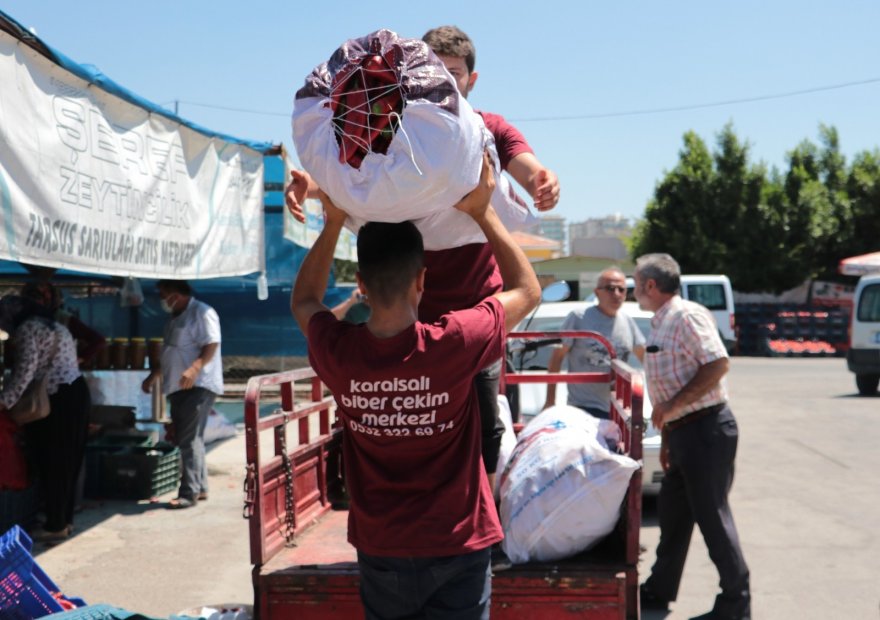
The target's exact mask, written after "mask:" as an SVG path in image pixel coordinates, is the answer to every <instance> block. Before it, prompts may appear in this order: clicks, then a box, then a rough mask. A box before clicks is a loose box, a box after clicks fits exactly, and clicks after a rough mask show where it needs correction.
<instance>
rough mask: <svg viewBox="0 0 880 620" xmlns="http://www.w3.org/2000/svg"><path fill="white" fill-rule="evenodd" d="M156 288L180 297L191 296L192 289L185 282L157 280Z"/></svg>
mask: <svg viewBox="0 0 880 620" xmlns="http://www.w3.org/2000/svg"><path fill="white" fill-rule="evenodd" d="M156 288H157V289H159V290H160V291H165V292H166V293H180V294H181V295H187V296H190V297H191V296H192V287H191V286H190V285H189V282H187V281H186V280H159V281H158V282H156Z"/></svg>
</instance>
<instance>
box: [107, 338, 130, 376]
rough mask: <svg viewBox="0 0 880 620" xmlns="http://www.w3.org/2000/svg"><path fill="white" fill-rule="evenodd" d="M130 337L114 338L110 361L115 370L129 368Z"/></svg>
mask: <svg viewBox="0 0 880 620" xmlns="http://www.w3.org/2000/svg"><path fill="white" fill-rule="evenodd" d="M128 349H129V346H128V338H114V339H113V345H112V346H111V347H110V363H111V364H112V365H113V370H125V369H127V368H128Z"/></svg>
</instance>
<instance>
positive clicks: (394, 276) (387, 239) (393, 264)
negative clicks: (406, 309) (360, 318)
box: [357, 222, 425, 306]
mask: <svg viewBox="0 0 880 620" xmlns="http://www.w3.org/2000/svg"><path fill="white" fill-rule="evenodd" d="M357 253H358V271H359V272H360V276H361V280H363V283H364V286H365V287H366V289H367V293H368V294H369V296H370V303H371V304H374V303H378V304H379V305H381V306H390V305H391V304H392V303H393V302H395V301H397V300H398V299H399V298H400V297H402V296H403V295H405V294H406V291H407V290H408V289H409V287H410V286H411V285H412V283H413V281H414V280H415V279H416V277H417V276H418V275H419V272H420V271H421V269H422V267H423V265H424V256H425V246H424V243H423V242H422V233H420V232H419V229H418V228H416V225H415V224H413V223H412V222H400V223H399V224H390V223H386V222H367V223H366V224H364V225H363V226H361V229H360V231H359V232H358V237H357Z"/></svg>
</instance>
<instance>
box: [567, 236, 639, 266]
mask: <svg viewBox="0 0 880 620" xmlns="http://www.w3.org/2000/svg"><path fill="white" fill-rule="evenodd" d="M571 255H572V256H596V257H602V258H613V259H614V260H624V259H626V258H627V257H628V256H629V251H628V250H627V249H626V246H625V245H624V244H623V241H622V240H621V239H620V237H587V238H581V239H572V240H571Z"/></svg>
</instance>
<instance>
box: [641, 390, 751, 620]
mask: <svg viewBox="0 0 880 620" xmlns="http://www.w3.org/2000/svg"><path fill="white" fill-rule="evenodd" d="M738 438H739V431H738V429H737V425H736V420H735V419H734V417H733V412H732V411H731V410H730V408H729V407H724V408H723V409H722V410H721V411H720V412H718V413H716V414H714V415H707V416H705V417H702V418H700V419H697V420H694V421H693V422H691V423H689V424H685V425H683V426H680V427H678V428H676V429H675V430H672V431H670V432H669V437H668V441H669V460H670V467H669V471H667V472H666V476H665V477H664V478H663V483H662V485H661V487H660V497H659V498H658V515H659V520H660V543H659V544H658V546H657V561H656V562H655V563H654V566H653V567H652V568H651V576H650V577H649V578H648V580H647V582H646V584H645V587H646V588H647V589H648V590H650V591H651V592H652V593H653V594H655V595H656V596H658V597H660V598H663V599H666V600H669V601H674V600H675V599H676V596H677V595H678V588H679V585H680V583H681V576H682V572H683V571H684V563H685V559H686V558H687V552H688V547H689V546H690V541H691V534H692V533H693V529H694V523H696V524H697V525H698V526H699V528H700V531H701V532H702V534H703V540H705V541H706V547H707V548H708V550H709V557H710V558H711V560H712V562H713V563H714V564H715V567H716V568H717V569H718V574H719V576H720V586H721V593H720V594H719V595H718V597H717V598H716V599H715V607H714V611H715V612H716V613H718V614H719V615H720V616H721V617H725V618H726V617H731V618H741V617H748V616H749V613H750V593H749V569H748V567H747V566H746V562H745V559H744V558H743V554H742V550H741V549H740V544H739V535H738V534H737V531H736V525H735V524H734V522H733V514H732V513H731V511H730V504H729V503H728V501H727V497H728V493H729V492H730V487H731V485H732V484H733V470H734V459H735V457H736V446H737V441H738Z"/></svg>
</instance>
